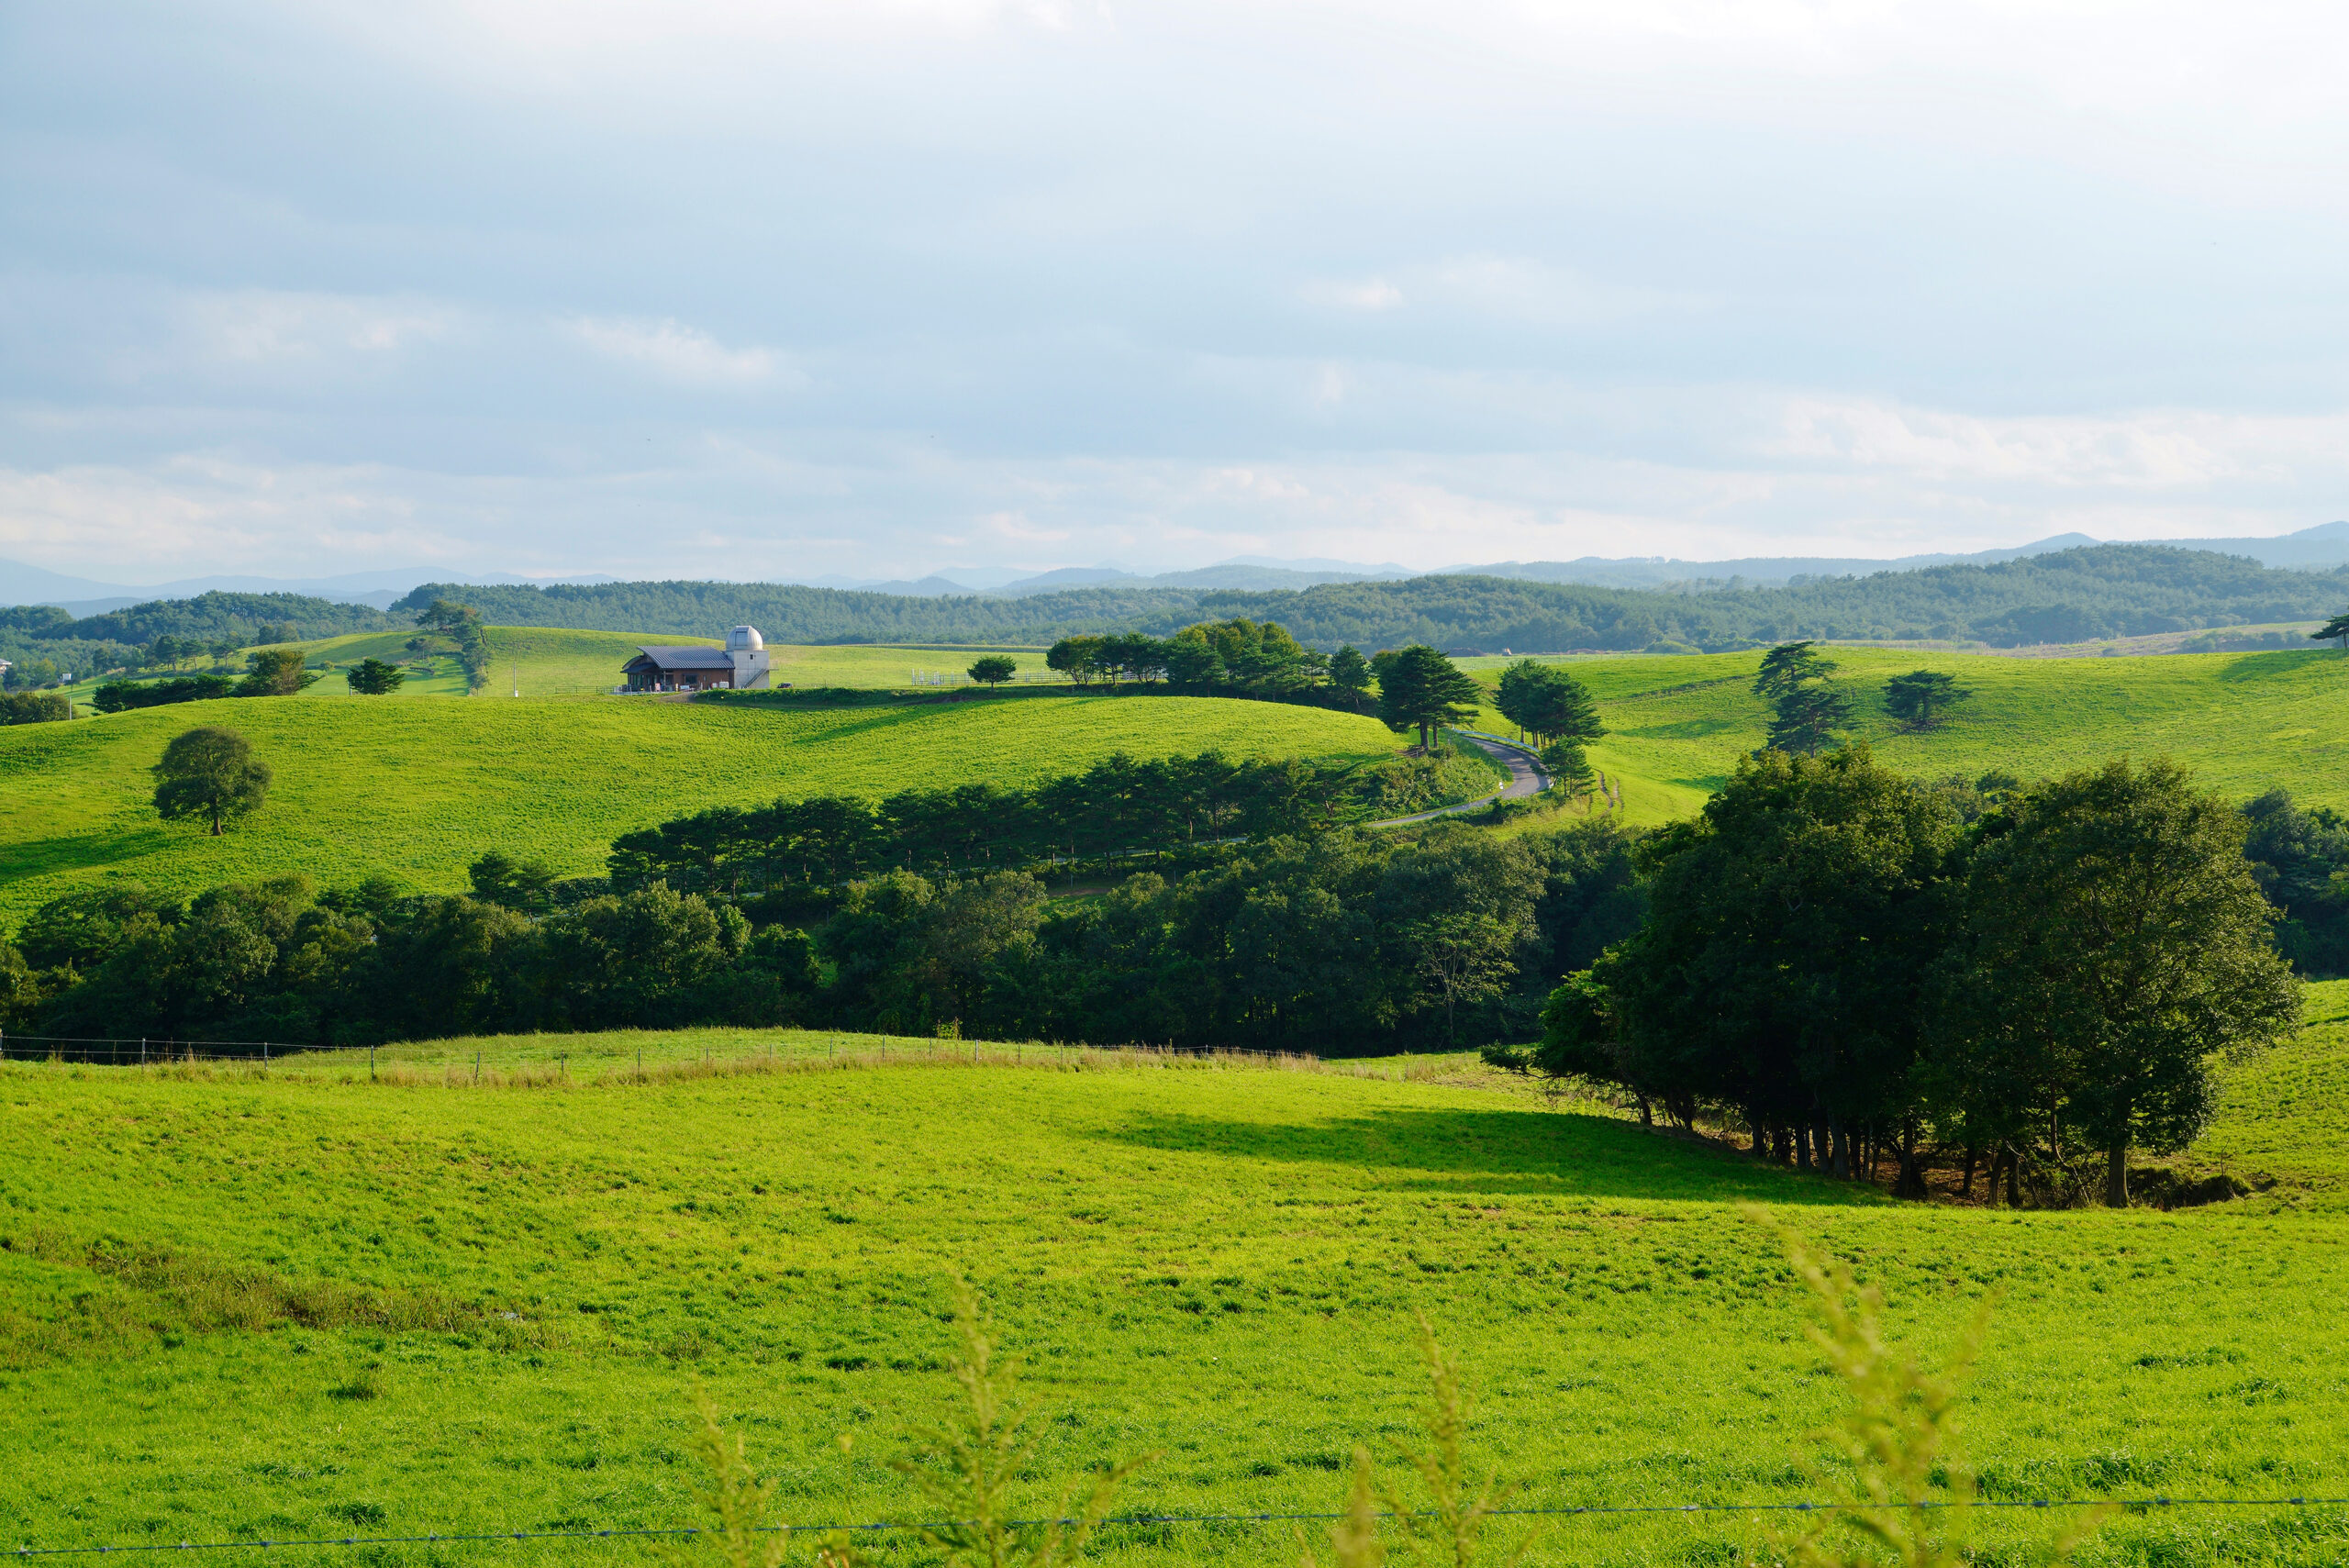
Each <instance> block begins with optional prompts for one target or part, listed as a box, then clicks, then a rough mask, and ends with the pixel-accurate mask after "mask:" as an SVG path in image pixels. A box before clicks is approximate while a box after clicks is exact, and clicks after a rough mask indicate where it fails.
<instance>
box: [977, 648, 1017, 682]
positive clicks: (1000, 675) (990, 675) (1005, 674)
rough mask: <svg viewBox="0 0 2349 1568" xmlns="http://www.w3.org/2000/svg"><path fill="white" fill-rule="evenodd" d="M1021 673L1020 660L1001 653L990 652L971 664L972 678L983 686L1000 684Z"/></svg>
mask: <svg viewBox="0 0 2349 1568" xmlns="http://www.w3.org/2000/svg"><path fill="white" fill-rule="evenodd" d="M1018 673H1019V662H1018V661H1017V660H1013V659H1008V658H1006V657H1004V656H1003V655H1002V654H1000V653H990V654H988V655H987V656H986V657H985V658H984V659H980V660H976V661H974V662H973V663H972V665H971V679H973V680H974V681H976V682H978V683H979V684H981V685H983V686H999V685H1001V684H1003V683H1004V682H1006V681H1008V680H1009V679H1011V677H1012V676H1014V675H1016V674H1018Z"/></svg>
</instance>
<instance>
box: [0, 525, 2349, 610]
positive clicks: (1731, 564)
mask: <svg viewBox="0 0 2349 1568" xmlns="http://www.w3.org/2000/svg"><path fill="white" fill-rule="evenodd" d="M2098 542H2099V541H2098V540H2096V539H2091V538H2089V537H2088V536H2087V535H2086V534H2077V533H2071V534H2057V535H2055V536H2054V537H2053V538H2051V539H2038V540H2035V541H2034V542H2032V543H2031V544H2026V545H2019V546H2017V547H2015V548H2014V549H2011V550H1976V551H1973V552H1972V553H1970V554H1933V555H1904V556H1898V557H1894V558H1892V559H1890V560H1882V559H1868V558H1865V557H1858V556H1853V557H1837V556H1802V555H1782V556H1743V557H1740V558H1738V559H1736V560H1732V561H1679V560H1674V559H1669V558H1666V557H1663V556H1598V555H1586V556H1581V557H1578V558H1576V559H1575V560H1573V561H1504V562H1486V563H1482V564H1477V563H1469V562H1463V563H1461V564H1459V565H1455V566H1446V567H1442V568H1440V569H1439V570H1437V571H1434V572H1415V571H1413V570H1412V569H1410V568H1409V567H1406V566H1398V565H1397V564H1395V563H1394V562H1381V563H1377V564H1372V563H1368V562H1349V561H1331V560H1323V559H1313V560H1288V561H1284V560H1278V559H1275V558H1273V557H1269V556H1236V557H1234V558H1233V559H1231V560H1230V561H1225V562H1218V563H1217V564H1215V565H1213V566H1202V567H1198V568H1196V569H1193V570H1191V571H1186V572H1163V573H1156V574H1154V575H1152V574H1145V573H1135V572H1129V571H1126V570H1124V569H1123V568H1120V567H1117V566H1066V567H1062V568H1060V569H1059V570H1057V571H1052V572H1044V573H1036V574H1033V575H1029V576H1022V575H1020V574H1019V573H1012V572H1007V571H1002V570H987V569H978V568H970V569H965V568H961V567H955V568H951V569H949V570H948V571H946V572H940V573H932V574H930V576H927V577H921V578H917V579H887V580H879V579H863V578H850V577H840V576H829V577H819V578H816V579H813V580H812V581H809V582H808V583H807V584H806V585H807V586H809V587H816V588H843V589H852V590H855V591H858V592H862V593H868V594H888V595H896V596H899V597H906V598H924V599H935V598H949V597H957V596H963V595H979V596H981V597H984V598H1008V599H1020V598H1030V597H1033V596H1035V595H1041V594H1063V593H1068V592H1070V591H1072V590H1076V589H1086V588H1178V589H1186V590H1190V591H1193V592H1218V591H1220V592H1230V593H1243V594H1264V593H1275V592H1279V591H1281V590H1283V589H1289V590H1298V589H1305V588H1312V587H1318V586H1320V585H1323V584H1338V583H1386V582H1400V581H1404V580H1407V579H1410V578H1415V577H1437V576H1479V577H1506V578H1514V579H1518V580H1520V581H1523V582H1529V583H1571V584H1585V585H1588V586H1592V587H1604V588H1670V587H1675V586H1679V585H1682V584H1687V585H1691V586H1693V585H1697V584H1704V585H1708V586H1720V587H1726V586H1729V585H1730V584H1731V583H1732V582H1733V583H1734V584H1736V585H1737V586H1739V587H1742V588H1769V587H1781V586H1785V585H1787V584H1799V583H1803V582H1807V581H1811V580H1816V579H1820V578H1831V577H1865V576H1869V575H1871V574H1873V573H1879V572H1912V571H1917V570H1920V569H1922V568H1926V567H1933V566H1958V565H1971V566H1988V565H1994V564H1996V563H1998V562H2004V561H2019V560H2022V559H2024V558H2026V557H2030V556H2036V555H2050V554H2054V553H2055V552H2056V551H2059V550H2076V549H2079V548H2081V547H2083V546H2087V545H2093V544H2096V543H2098ZM2116 542H2137V543H2146V544H2162V545H2167V546H2170V547H2171V548H2173V549H2176V550H2214V551H2217V552H2219V553H2221V554H2224V555H2239V556H2248V557H2249V558H2250V559H2252V560H2254V561H2256V562H2259V563H2260V564H2261V565H2263V566H2267V567H2277V568H2282V569H2285V570H2288V571H2311V570H2318V571H2321V570H2324V569H2327V568H2330V567H2334V566H2343V565H2349V521H2344V522H2332V523H2320V524H2318V525H2317V526H2316V527H2314V528H2302V529H2300V530H2299V532H2297V533H2289V534H2282V535H2278V536H2277V537H2275V538H2272V539H2145V540H2136V541H2116ZM435 581H437V582H450V581H461V582H462V584H465V585H468V586H473V585H480V586H490V585H498V586H520V585H524V584H551V583H564V584H603V583H612V582H617V581H618V579H617V578H615V577H613V576H611V575H610V574H609V573H582V574H580V575H578V576H573V577H561V578H534V577H523V576H518V575H517V574H515V573H506V572H492V573H477V574H467V575H464V576H462V577H461V578H459V579H451V578H449V577H446V576H436V575H435V574H434V573H429V572H428V571H426V570H424V569H422V568H417V569H414V570H408V571H389V572H353V573H344V574H343V575H341V576H337V577H303V578H272V577H250V576H216V577H189V578H183V579H181V580H179V581H177V582H172V583H159V584H155V585H154V586H152V587H146V588H137V587H125V586H123V585H121V584H111V583H99V582H94V581H92V580H90V579H88V578H83V577H68V576H64V575H62V574H61V573H54V572H46V571H43V570H42V569H41V568H39V567H37V566H26V565H22V564H19V563H18V562H12V561H0V605H59V606H63V607H64V608H65V609H67V610H70V611H71V612H72V613H73V614H74V615H76V616H88V615H96V614H99V613H102V612H104V611H106V610H113V609H120V608H122V607H124V606H128V605H137V604H145V603H148V602H150V601H152V600H155V599H184V598H190V597H193V596H194V595H197V594H202V593H206V592H208V591H211V590H214V589H218V590H220V591H222V592H227V593H281V594H303V595H312V596H314V597H317V598H322V599H332V600H336V601H338V602H340V603H343V604H358V605H366V606H372V607H373V608H375V609H386V608H389V607H390V606H391V605H392V604H393V603H394V602H395V600H397V599H399V598H401V597H402V596H403V595H406V594H407V593H408V592H409V591H410V590H411V589H413V588H415V587H416V586H417V584H420V583H425V582H435Z"/></svg>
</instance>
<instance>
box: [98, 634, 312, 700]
mask: <svg viewBox="0 0 2349 1568" xmlns="http://www.w3.org/2000/svg"><path fill="white" fill-rule="evenodd" d="M318 678H319V677H318V673H317V671H315V670H311V669H308V668H306V666H305V665H304V664H303V662H302V651H301V650H300V649H298V648H263V649H258V650H256V651H253V652H251V653H249V654H247V655H246V656H245V673H244V675H243V676H242V678H239V679H232V678H231V677H229V676H227V675H182V676H179V677H176V678H174V679H172V680H166V681H108V682H107V683H106V684H105V685H102V686H100V687H99V688H98V689H97V690H96V691H95V692H94V693H92V694H91V696H90V706H92V707H95V708H96V709H97V710H98V711H99V712H100V713H121V712H124V711H126V710H127V709H129V708H134V707H162V706H168V705H170V704H173V703H184V702H207V701H210V700H212V699H213V698H216V697H287V696H292V695H294V694H295V692H298V691H300V690H302V689H303V688H304V687H306V686H308V685H310V684H313V683H315V682H316V681H317V679H318Z"/></svg>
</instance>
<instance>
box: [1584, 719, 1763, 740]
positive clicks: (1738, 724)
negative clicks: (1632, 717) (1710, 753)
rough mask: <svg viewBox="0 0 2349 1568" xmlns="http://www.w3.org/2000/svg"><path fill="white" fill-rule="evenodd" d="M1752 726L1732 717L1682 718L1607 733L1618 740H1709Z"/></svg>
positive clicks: (1632, 726)
mask: <svg viewBox="0 0 2349 1568" xmlns="http://www.w3.org/2000/svg"><path fill="white" fill-rule="evenodd" d="M1751 728H1753V726H1752V725H1751V724H1750V723H1746V722H1744V721H1742V720H1740V719H1734V718H1683V719H1676V720H1675V721H1673V722H1672V723H1669V724H1638V725H1631V726H1627V727H1625V728H1620V729H1613V730H1609V734H1610V735H1613V736H1615V737H1616V738H1617V739H1618V740H1710V739H1712V737H1714V736H1716V735H1727V734H1729V733H1730V732H1731V731H1732V730H1740V729H1751Z"/></svg>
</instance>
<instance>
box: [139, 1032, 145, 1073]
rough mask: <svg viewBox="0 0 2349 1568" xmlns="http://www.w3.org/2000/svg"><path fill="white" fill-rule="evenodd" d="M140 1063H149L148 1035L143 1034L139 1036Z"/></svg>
mask: <svg viewBox="0 0 2349 1568" xmlns="http://www.w3.org/2000/svg"><path fill="white" fill-rule="evenodd" d="M146 1065H147V1037H146V1036H145V1035H143V1034H142V1035H140V1036H139V1066H141V1067H144V1066H146Z"/></svg>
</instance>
